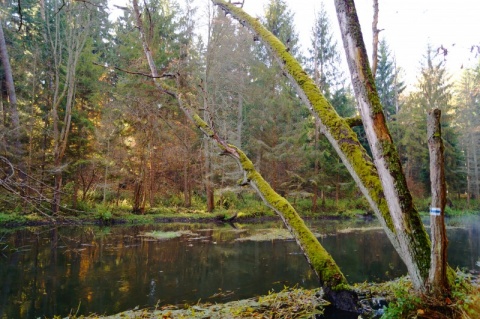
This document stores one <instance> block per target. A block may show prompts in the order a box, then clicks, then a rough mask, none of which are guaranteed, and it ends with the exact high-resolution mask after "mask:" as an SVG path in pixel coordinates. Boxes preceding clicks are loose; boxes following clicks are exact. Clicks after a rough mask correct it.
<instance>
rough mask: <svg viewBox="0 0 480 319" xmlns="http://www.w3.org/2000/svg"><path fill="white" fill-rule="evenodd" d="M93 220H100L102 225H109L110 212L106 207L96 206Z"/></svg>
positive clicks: (111, 215) (111, 216)
mask: <svg viewBox="0 0 480 319" xmlns="http://www.w3.org/2000/svg"><path fill="white" fill-rule="evenodd" d="M95 218H96V219H98V220H100V221H101V222H103V223H106V224H107V223H109V222H110V221H111V220H112V218H113V214H112V210H111V208H110V207H108V206H107V205H101V204H100V205H96V206H95Z"/></svg>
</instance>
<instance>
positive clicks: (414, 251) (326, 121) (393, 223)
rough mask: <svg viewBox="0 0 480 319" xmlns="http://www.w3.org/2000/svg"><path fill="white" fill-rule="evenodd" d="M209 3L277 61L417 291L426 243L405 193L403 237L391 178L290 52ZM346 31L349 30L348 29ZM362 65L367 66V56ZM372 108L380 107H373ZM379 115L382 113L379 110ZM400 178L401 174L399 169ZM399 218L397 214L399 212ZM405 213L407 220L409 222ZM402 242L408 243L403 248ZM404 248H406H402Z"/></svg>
mask: <svg viewBox="0 0 480 319" xmlns="http://www.w3.org/2000/svg"><path fill="white" fill-rule="evenodd" d="M213 2H214V3H215V4H217V5H218V6H220V7H221V8H222V9H223V10H224V11H225V12H226V13H230V14H231V15H232V16H233V17H234V18H236V19H237V20H239V21H240V23H241V24H242V25H244V26H247V27H249V28H250V29H251V30H252V31H253V32H254V33H255V34H256V35H257V37H258V38H260V39H261V40H262V41H263V42H264V44H265V45H266V46H267V48H268V49H269V50H270V51H271V52H272V53H273V55H274V56H275V57H276V59H277V61H278V63H279V64H280V65H281V66H282V68H283V70H284V72H285V74H286V75H287V76H288V77H289V78H290V80H291V81H292V83H293V84H294V85H295V87H296V88H297V92H298V93H299V95H300V97H301V98H302V100H303V101H304V102H305V104H306V105H307V106H308V108H309V109H310V111H311V112H312V114H313V115H314V116H315V117H316V118H317V119H318V120H319V122H320V129H321V130H322V132H323V134H324V135H325V136H326V137H327V139H328V140H329V142H330V143H331V144H332V146H333V147H334V148H335V150H336V151H337V153H338V155H339V157H340V158H341V159H342V162H343V163H344V165H345V166H346V168H347V169H348V170H349V172H350V174H351V175H352V177H353V178H354V180H355V182H356V183H357V185H358V186H359V188H360V190H361V191H362V193H363V194H364V196H365V197H366V198H367V200H368V202H369V204H370V206H371V207H372V209H373V211H374V212H375V215H376V216H377V218H378V219H379V221H380V222H381V224H382V226H383V228H384V230H385V232H386V234H387V236H388V238H389V239H390V241H391V243H392V244H393V246H394V247H395V249H396V250H397V252H398V253H399V254H400V256H401V257H402V259H403V261H404V262H405V264H407V265H409V267H408V270H409V274H410V275H411V278H412V281H413V283H414V285H415V288H417V289H418V290H422V289H423V284H424V280H425V279H426V278H427V276H428V268H429V265H430V242H429V239H428V234H427V233H426V231H425V229H424V227H423V224H422V223H421V221H420V219H419V218H417V217H418V213H417V212H416V211H415V210H413V211H411V209H412V208H413V206H411V197H410V201H409V198H408V194H409V193H408V190H406V187H405V190H406V193H404V194H403V195H406V196H407V198H406V202H405V204H406V205H403V206H401V205H397V206H398V207H405V213H406V214H409V217H407V218H406V219H407V220H408V223H407V224H406V225H407V226H408V227H409V229H408V232H406V233H405V232H404V229H402V228H401V227H399V225H398V220H394V219H393V218H392V216H396V215H392V216H391V215H390V206H391V205H390V202H391V200H390V199H389V198H388V196H387V195H386V193H384V190H383V188H382V184H383V182H384V179H385V178H387V179H388V178H389V177H388V176H390V173H388V174H387V175H384V174H385V172H384V171H382V172H381V173H380V174H379V172H377V168H376V167H375V165H374V164H373V162H372V160H371V159H370V157H369V156H368V155H367V153H366V151H365V149H364V148H363V146H362V145H361V144H360V142H359V141H358V139H357V136H356V134H355V132H353V130H352V129H351V127H350V126H349V125H348V123H347V121H346V120H345V119H343V118H341V117H340V116H339V115H338V114H337V113H336V111H335V110H334V108H333V107H332V106H331V105H330V103H329V102H328V101H327V100H326V99H325V97H324V96H323V95H322V94H321V93H320V90H319V89H318V87H317V86H316V85H315V83H314V82H313V80H312V79H311V78H310V77H309V76H308V75H307V74H306V72H305V71H304V70H303V69H302V67H301V66H300V64H299V63H298V62H297V61H296V60H295V58H294V57H293V56H292V55H291V54H290V53H289V50H288V49H287V48H286V47H285V46H284V45H283V44H282V43H281V42H280V41H279V40H278V39H277V38H276V37H275V36H274V35H273V34H271V33H270V32H269V31H268V30H266V29H265V28H264V27H263V26H262V24H261V23H260V22H258V21H257V20H256V19H254V18H252V17H250V16H249V15H248V14H246V13H245V12H244V11H243V10H241V9H239V8H237V7H235V6H234V5H232V4H229V3H226V2H225V1H222V0H213ZM348 27H351V25H349V26H348ZM358 27H359V26H358ZM357 30H359V29H357ZM358 32H359V31H358ZM352 33H353V32H352ZM362 43H363V42H362ZM365 61H368V59H367V58H366V57H365ZM367 65H368V63H367ZM370 78H371V74H370ZM358 80H359V79H355V81H356V82H357V84H360V85H362V83H358ZM372 81H373V79H372ZM377 106H380V105H379V104H378V105H377ZM380 113H382V110H381V107H380ZM382 115H383V113H382ZM383 133H385V132H383ZM389 145H392V144H389ZM393 151H394V148H393ZM389 155H391V156H394V155H395V153H394V152H392V154H389ZM399 173H400V174H401V168H400V172H399ZM399 178H401V176H399ZM403 179H404V178H403ZM390 183H393V180H390ZM388 194H389V196H391V195H393V196H396V200H397V203H398V194H395V193H392V192H390V193H388ZM402 204H403V203H402ZM400 213H402V211H401V210H400ZM410 214H411V215H412V217H411V218H410ZM406 242H407V243H408V244H406ZM410 243H413V244H410ZM405 246H407V247H409V248H411V249H406V248H405Z"/></svg>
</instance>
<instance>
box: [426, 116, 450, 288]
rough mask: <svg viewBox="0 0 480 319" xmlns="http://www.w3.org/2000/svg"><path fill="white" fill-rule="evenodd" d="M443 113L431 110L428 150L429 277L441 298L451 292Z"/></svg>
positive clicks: (431, 285)
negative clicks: (446, 223) (448, 273)
mask: <svg viewBox="0 0 480 319" xmlns="http://www.w3.org/2000/svg"><path fill="white" fill-rule="evenodd" d="M440 116H441V111H440V110H439V109H434V110H430V111H429V112H428V116H427V136H428V150H429V153H430V183H431V188H432V206H431V207H430V227H431V228H430V229H431V238H432V251H431V257H430V259H431V265H430V272H429V276H428V283H429V285H428V286H429V289H430V293H431V294H432V295H434V296H437V297H441V296H443V295H445V294H447V293H448V290H449V284H448V279H447V270H448V267H447V233H446V230H445V204H446V202H447V187H446V185H445V168H444V154H443V150H444V147H443V141H442V132H441V128H440Z"/></svg>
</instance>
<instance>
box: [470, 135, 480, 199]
mask: <svg viewBox="0 0 480 319" xmlns="http://www.w3.org/2000/svg"><path fill="white" fill-rule="evenodd" d="M475 135H476V133H473V132H471V133H470V142H471V145H472V147H471V152H472V156H473V164H472V165H473V172H474V176H475V181H474V185H473V188H474V190H475V199H479V197H480V185H479V181H480V172H479V171H478V158H477V141H476V140H475ZM467 160H468V157H467Z"/></svg>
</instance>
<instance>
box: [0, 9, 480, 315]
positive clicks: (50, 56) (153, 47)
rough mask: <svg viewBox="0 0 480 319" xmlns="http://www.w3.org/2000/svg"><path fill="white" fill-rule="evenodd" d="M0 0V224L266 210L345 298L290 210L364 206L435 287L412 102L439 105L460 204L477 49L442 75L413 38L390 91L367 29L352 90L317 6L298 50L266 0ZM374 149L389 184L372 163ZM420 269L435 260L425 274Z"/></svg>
mask: <svg viewBox="0 0 480 319" xmlns="http://www.w3.org/2000/svg"><path fill="white" fill-rule="evenodd" d="M4 2H5V3H4V6H2V8H1V11H0V54H1V61H0V62H1V64H0V67H1V68H0V76H1V92H2V93H1V97H0V112H1V113H2V115H3V116H2V117H1V120H0V121H1V125H0V132H1V136H0V137H1V138H0V146H1V155H0V159H1V162H2V177H1V180H0V185H1V186H2V188H1V191H0V207H1V213H0V221H1V220H8V221H9V223H12V220H20V219H21V218H27V220H32V218H33V219H35V218H40V219H42V220H53V221H55V220H61V219H63V218H67V219H68V218H70V217H77V216H82V217H87V218H91V219H99V220H102V221H103V222H108V221H109V220H111V219H112V218H115V217H119V216H121V217H123V218H125V216H127V215H131V214H133V215H139V216H143V215H148V214H158V213H160V214H161V213H162V212H164V213H168V216H169V217H171V216H175V214H178V216H185V215H184V214H183V213H185V212H187V215H188V213H191V214H192V216H193V215H194V214H197V215H198V214H203V213H204V212H207V213H213V214H226V212H227V213H230V214H234V215H233V217H227V215H224V216H223V217H222V218H223V220H228V219H233V218H236V217H238V216H240V215H242V214H243V215H248V216H249V217H255V216H256V217H258V216H263V215H265V214H267V215H268V214H269V213H268V212H269V209H268V207H270V208H272V209H273V211H275V212H276V213H277V214H278V215H279V216H280V217H281V219H282V220H283V221H284V223H285V226H286V227H287V229H288V230H289V231H290V232H291V233H292V235H293V237H294V239H295V240H296V241H297V244H298V245H299V247H300V248H301V250H302V252H303V254H304V255H305V257H306V258H307V261H308V263H309V265H310V266H311V267H312V269H313V271H314V272H315V274H316V275H317V277H318V278H319V279H320V283H321V286H322V288H324V290H325V291H326V294H327V295H328V296H329V298H330V299H329V300H330V301H332V302H333V304H335V305H336V306H337V307H339V308H340V309H342V307H343V308H344V309H346V310H351V308H349V307H350V306H349V305H346V306H345V305H344V304H342V303H343V302H344V301H339V300H340V299H341V300H348V299H349V298H350V297H345V295H340V293H339V291H350V289H349V288H347V280H346V278H345V277H344V275H343V274H342V273H341V271H340V270H339V269H338V267H337V266H336V264H335V262H334V261H333V259H332V258H331V256H330V255H329V254H328V253H327V252H326V251H324V248H323V247H322V245H321V244H320V243H319V241H318V240H317V239H315V238H314V237H315V236H314V234H313V233H312V232H311V231H310V230H308V228H307V227H305V225H304V224H303V221H301V219H300V221H301V222H299V221H298V220H299V217H298V215H297V211H298V213H299V214H300V215H302V216H308V217H318V216H322V215H329V216H333V217H343V216H346V215H348V216H350V217H352V216H353V217H355V216H359V215H361V216H370V215H375V216H376V217H377V218H378V219H379V220H380V223H381V226H382V227H383V229H384V230H385V232H386V233H387V236H388V238H389V240H390V241H391V243H392V245H393V246H394V248H395V249H396V250H397V252H398V253H399V255H400V257H401V258H402V260H403V262H404V263H405V265H406V266H407V271H408V273H409V275H410V277H411V281H412V285H413V288H414V290H415V291H416V292H428V293H430V294H431V295H433V296H435V297H436V298H440V299H441V298H443V296H444V295H445V294H446V292H447V291H450V285H452V284H453V281H454V279H453V278H454V277H455V275H454V274H453V271H452V269H451V268H449V266H448V264H447V263H446V260H442V261H441V264H442V263H443V265H437V266H432V268H430V277H429V267H430V241H429V239H428V235H427V233H426V232H425V229H424V226H423V225H422V223H421V222H419V221H420V219H419V214H418V212H428V210H429V206H430V204H431V202H430V200H431V198H432V192H431V190H430V187H431V171H430V166H429V165H430V159H429V148H428V142H429V141H428V139H427V113H428V112H429V111H430V110H432V109H439V110H440V111H441V114H442V117H441V137H442V141H443V151H444V160H445V164H444V166H445V174H444V178H445V181H444V185H446V193H447V194H448V195H447V199H446V202H445V203H446V204H448V206H449V208H448V209H449V210H450V211H451V212H459V211H462V212H464V211H473V212H474V211H477V210H478V204H479V202H478V199H479V196H480V186H479V183H480V175H479V163H477V158H478V156H479V152H480V151H478V150H477V146H478V142H479V139H480V135H479V130H478V126H479V124H480V123H479V121H478V120H477V116H476V115H477V107H478V104H479V103H480V100H479V99H478V95H479V94H480V93H479V92H480V91H479V87H480V63H479V64H478V66H475V67H473V68H470V67H466V68H465V69H463V70H462V74H461V76H460V77H458V78H456V79H455V80H453V77H452V76H451V75H450V74H449V73H448V72H447V68H446V64H447V63H448V57H449V56H448V51H447V50H446V49H445V48H444V47H443V46H439V45H437V44H429V43H426V44H425V53H424V56H423V57H422V58H421V60H420V61H419V63H420V65H421V68H420V69H419V73H418V74H417V82H416V84H415V86H414V88H413V89H408V90H407V85H406V84H405V80H404V76H405V74H404V72H403V71H402V66H401V65H397V63H396V60H395V55H394V53H392V51H391V50H390V48H389V44H388V43H389V39H388V38H382V37H381V33H380V32H377V36H378V35H380V39H378V38H377V39H376V40H378V43H375V44H376V49H377V51H376V52H375V53H376V58H375V57H374V58H373V60H374V62H373V63H372V69H373V71H371V73H369V72H370V70H368V71H367V72H366V75H363V77H362V75H361V76H360V77H362V78H365V79H367V80H366V82H365V83H367V84H363V85H365V86H366V89H359V88H358V86H357V87H355V85H358V83H353V85H352V83H351V81H350V76H349V75H348V74H347V73H348V72H346V70H345V69H344V67H343V66H344V65H345V62H344V61H343V59H344V55H343V52H342V51H343V50H342V49H341V44H339V42H341V41H340V39H339V40H337V39H336V37H335V36H334V33H333V30H332V24H333V23H336V22H335V20H333V18H332V17H330V16H329V14H328V13H327V11H326V9H325V7H324V6H323V5H322V6H321V8H320V10H319V11H318V12H316V16H315V22H314V25H313V26H312V31H311V35H310V40H311V42H310V43H309V45H308V47H302V44H301V42H300V39H299V36H298V32H297V31H296V27H295V25H294V23H293V21H294V19H293V12H292V10H291V8H289V7H288V5H287V3H286V2H285V1H284V0H271V1H269V3H268V5H267V6H266V7H265V12H264V15H263V16H262V17H260V18H256V19H253V18H250V17H249V16H245V15H243V12H242V11H241V10H239V11H237V9H236V8H238V7H237V6H235V5H240V6H241V3H238V4H236V3H234V4H230V3H228V4H227V3H224V2H223V1H212V2H213V3H212V2H211V1H205V2H204V3H199V2H198V1H193V0H185V1H182V2H181V3H179V2H177V1H173V0H150V1H143V2H142V3H139V2H138V1H137V0H133V1H132V2H131V3H130V4H128V5H127V6H126V7H123V6H119V5H114V6H113V7H114V8H115V10H114V11H115V12H116V13H117V14H115V17H112V10H111V9H109V3H108V1H106V0H92V1H84V0H77V1H57V0H41V1H35V0H26V1H21V2H20V1H8V0H5V1H4ZM337 2H338V3H341V1H337ZM345 3H346V4H345V6H346V7H345V8H346V9H344V11H345V12H347V13H349V12H350V11H349V8H351V7H350V1H345ZM352 3H353V2H352ZM377 4H378V2H377ZM338 6H339V7H340V8H342V7H341V6H342V4H338ZM110 8H112V6H110ZM337 10H338V11H339V12H341V11H342V9H338V8H337ZM200 14H202V17H204V19H203V20H200V19H199V18H198V17H199V15H200ZM232 16H233V18H232ZM205 17H206V18H205ZM349 19H350V16H348V14H346V18H345V20H346V21H350V20H349ZM339 22H340V25H342V18H340V13H339ZM348 23H350V22H348ZM348 23H347V24H348ZM264 30H265V31H264ZM350 30H351V29H350ZM252 31H253V32H252ZM346 33H347V34H348V32H346ZM350 33H352V32H350ZM271 35H273V38H272V37H271ZM343 36H344V42H345V43H348V40H345V38H347V39H348V35H347V36H345V34H343ZM277 39H278V40H277ZM357 40H358V39H355V40H354V42H355V41H357ZM352 41H353V40H352ZM475 45H476V44H472V48H475ZM284 48H285V49H284ZM345 50H346V51H347V60H349V59H350V60H349V61H347V62H348V64H349V67H350V71H351V73H352V78H353V77H354V75H353V73H354V71H352V68H355V66H354V63H353V62H351V61H352V59H353V58H352V57H349V56H348V47H347V45H346V44H345ZM280 52H281V53H280ZM359 55H360V56H362V55H361V54H360V53H359ZM361 59H364V58H363V56H362V58H361ZM353 60H354V59H353ZM364 60H365V59H364ZM364 60H362V61H364ZM297 61H298V63H297ZM356 62H358V61H356ZM367 62H368V61H367ZM360 64H361V62H360ZM297 65H298V66H297ZM358 67H359V68H362V67H363V66H362V65H359V66H358ZM298 68H300V69H299V70H302V71H301V72H297V71H296V70H298ZM303 70H304V71H303ZM304 73H305V75H306V76H307V77H308V79H304V78H302V77H303V74H304ZM370 76H371V77H372V81H374V83H373V84H371V85H369V84H368V81H369V80H368V78H369V77H370ZM310 83H311V84H312V85H314V86H315V88H316V89H315V90H314V91H313V93H312V91H309V89H308V85H310ZM304 85H306V86H304ZM372 87H373V91H376V92H374V93H370V91H368V90H369V89H370V88H372ZM375 88H376V89H375ZM317 90H318V92H317ZM362 90H363V91H362ZM359 92H360V93H359ZM365 92H366V93H365ZM361 94H366V96H368V99H367V98H366V100H369V101H367V104H368V103H372V104H373V106H372V105H370V106H367V108H368V107H372V109H371V110H370V113H371V114H370V115H371V116H372V119H373V120H372V121H373V122H372V123H375V127H374V125H373V124H372V125H370V124H369V123H370V122H368V121H369V118H368V114H367V113H368V112H369V111H368V109H365V108H362V106H361V104H362V102H357V101H358V100H359V96H360V97H361ZM372 94H373V95H372ZM377 94H378V96H377ZM372 96H373V98H372ZM306 101H307V102H306ZM316 103H317V104H316ZM305 105H306V106H307V107H305ZM377 106H380V107H383V108H382V109H380V111H379V112H377V111H378V110H379V109H378V107H377ZM329 108H332V111H330V109H329ZM366 110H367V111H366ZM322 112H323V113H322ZM329 112H330V113H329ZM378 113H380V115H378ZM365 114H367V115H365ZM372 114H373V115H372ZM360 115H361V116H360ZM337 118H338V119H337ZM378 118H381V121H384V122H385V125H386V126H385V128H384V129H381V130H380V131H379V129H378V127H377V126H376V125H377V123H378V121H377V120H376V119H378ZM328 121H331V122H328ZM348 127H351V129H350V128H348ZM372 129H374V130H376V131H375V132H376V133H371V130H372ZM388 131H389V132H388ZM378 132H387V133H384V134H383V133H382V134H379V133H378ZM372 134H379V140H378V141H377V142H372V141H371V137H370V136H371V135H372ZM389 134H391V138H390V135H389ZM392 140H393V141H394V146H393V147H392V146H390V145H393V143H392ZM332 141H333V142H332ZM335 143H338V144H335ZM369 143H370V144H369ZM372 143H373V144H372ZM377 147H378V149H377ZM395 148H396V149H395ZM392 150H393V151H392ZM379 152H380V155H379ZM379 156H380V161H381V160H382V158H385V159H386V160H385V161H384V162H385V163H384V165H385V167H384V168H385V170H386V171H387V172H388V173H390V174H392V176H393V177H394V179H395V180H394V181H392V182H389V181H387V182H385V180H384V179H383V178H380V177H382V176H384V174H387V173H383V172H384V171H382V169H383V168H382V167H381V166H382V165H383V164H379V162H378V161H379V159H378V158H379ZM232 157H233V158H234V160H232ZM479 160H480V159H479ZM397 161H398V162H397ZM373 163H375V165H376V168H374V165H373ZM377 169H378V173H377ZM377 174H378V175H377ZM399 174H400V175H402V177H401V178H400V177H399V176H400V175H399ZM403 183H404V184H405V185H403ZM246 185H250V186H252V188H248V187H246ZM382 187H383V190H381V189H382ZM390 187H391V188H390ZM405 189H406V191H405ZM379 190H380V191H379ZM255 191H256V192H257V194H258V195H260V198H258V197H257V196H256V195H255ZM410 193H411V194H412V195H413V202H412V200H411V195H410ZM391 194H394V195H391ZM277 196H279V197H277ZM364 196H365V197H364ZM261 199H263V200H264V202H266V204H267V206H268V207H264V206H262V205H261V204H260V202H261ZM287 200H288V201H287ZM284 201H285V202H284ZM395 205H396V206H395ZM240 210H242V211H243V212H240ZM388 211H389V214H388ZM245 212H247V213H245ZM180 213H182V214H180ZM397 214H399V215H397ZM442 215H443V208H442ZM208 216H211V215H208ZM382 216H383V217H382ZM398 216H401V217H398ZM217 218H219V217H218V216H217ZM22 220H24V219H22ZM13 223H14V222H13ZM432 227H433V225H432ZM435 244H436V242H435V241H433V245H434V246H435ZM431 259H432V263H433V259H434V252H433V250H432V257H431ZM432 269H434V270H439V269H441V272H442V274H441V276H443V277H442V278H440V279H439V281H440V282H436V281H435V280H436V279H435V278H434V274H433V273H432V271H433V270H432ZM439 271H440V270H439ZM447 275H448V279H447ZM437 289H438V291H437ZM439 296H442V297H439ZM448 296H451V295H448ZM327 299H328V298H327ZM345 304H348V301H345ZM354 307H356V306H354Z"/></svg>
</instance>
